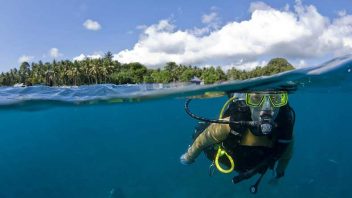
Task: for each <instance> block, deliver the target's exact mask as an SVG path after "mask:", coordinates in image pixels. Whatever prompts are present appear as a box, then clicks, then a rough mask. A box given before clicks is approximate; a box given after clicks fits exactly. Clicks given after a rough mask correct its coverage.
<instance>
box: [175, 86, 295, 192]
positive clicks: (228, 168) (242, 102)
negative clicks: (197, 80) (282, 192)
mask: <svg viewBox="0 0 352 198" xmlns="http://www.w3.org/2000/svg"><path fill="white" fill-rule="evenodd" d="M190 101H191V99H188V100H187V101H186V103H185V110H186V112H187V113H188V114H189V115H190V116H191V117H193V118H195V119H197V120H200V121H202V122H200V124H199V125H198V126H197V127H196V132H195V134H194V137H193V139H194V142H193V144H192V145H191V146H190V147H189V148H188V150H187V152H186V153H184V154H183V155H182V156H181V157H180V162H181V163H182V164H184V165H189V164H192V163H193V162H194V161H195V159H196V158H197V157H198V156H199V154H200V153H201V152H202V151H204V153H205V154H206V156H207V158H208V159H210V160H211V161H212V162H213V163H212V165H211V166H210V168H213V170H214V166H215V167H216V168H217V169H218V170H219V171H220V172H222V173H231V172H232V171H236V172H237V173H238V174H237V175H236V176H235V177H233V180H232V181H233V183H234V184H236V183H238V182H241V181H242V180H245V179H249V178H251V177H252V176H254V175H256V174H260V177H259V178H258V180H257V182H256V183H255V184H254V185H252V186H251V187H250V192H251V193H256V192H257V190H258V186H259V183H260V181H261V179H262V177H263V176H264V174H265V172H266V171H267V170H268V169H272V170H274V174H275V177H274V179H273V181H274V180H277V179H279V178H281V177H283V176H284V174H285V169H286V167H287V165H288V163H289V161H290V159H291V156H292V150H293V126H294V122H295V112H294V110H293V109H292V108H291V107H290V106H289V104H288V93H287V92H286V91H277V90H270V91H256V92H247V93H235V94H232V95H230V99H229V100H228V101H227V102H226V103H225V105H224V107H223V109H222V111H221V113H220V118H219V119H218V120H215V119H213V120H212V119H207V118H203V117H200V116H198V115H195V114H193V113H192V112H191V111H190V110H189V103H190ZM275 165H276V166H275ZM210 170H211V169H210ZM210 173H211V174H212V173H213V171H211V172H210Z"/></svg>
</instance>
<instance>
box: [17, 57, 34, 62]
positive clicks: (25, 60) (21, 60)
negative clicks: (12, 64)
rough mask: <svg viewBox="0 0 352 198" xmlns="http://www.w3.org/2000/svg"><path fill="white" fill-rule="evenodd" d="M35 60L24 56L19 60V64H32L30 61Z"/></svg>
mask: <svg viewBox="0 0 352 198" xmlns="http://www.w3.org/2000/svg"><path fill="white" fill-rule="evenodd" d="M33 58H34V56H27V55H23V56H21V57H19V58H18V63H23V62H30V61H32V60H33Z"/></svg>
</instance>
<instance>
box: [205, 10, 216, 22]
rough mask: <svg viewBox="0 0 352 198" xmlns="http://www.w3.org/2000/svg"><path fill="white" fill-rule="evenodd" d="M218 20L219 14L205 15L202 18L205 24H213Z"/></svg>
mask: <svg viewBox="0 0 352 198" xmlns="http://www.w3.org/2000/svg"><path fill="white" fill-rule="evenodd" d="M217 19H218V13H216V12H211V13H210V14H204V15H203V16H202V23H204V24H209V23H213V22H214V21H216V20H217Z"/></svg>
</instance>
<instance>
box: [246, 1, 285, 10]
mask: <svg viewBox="0 0 352 198" xmlns="http://www.w3.org/2000/svg"><path fill="white" fill-rule="evenodd" d="M286 6H287V4H286ZM271 9H273V8H271V7H270V6H269V5H267V4H266V3H264V2H262V1H255V2H252V3H251V4H250V5H249V10H248V11H249V12H250V13H253V12H254V11H256V10H271Z"/></svg>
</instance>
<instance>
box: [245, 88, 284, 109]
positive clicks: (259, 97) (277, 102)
mask: <svg viewBox="0 0 352 198" xmlns="http://www.w3.org/2000/svg"><path fill="white" fill-rule="evenodd" d="M265 99H269V100H270V103H271V105H272V106H273V107H275V108H279V107H282V106H285V105H286V104H287V101H288V95H287V92H275V93H246V104H247V105H248V106H249V107H260V106H262V105H263V103H264V100H265Z"/></svg>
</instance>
